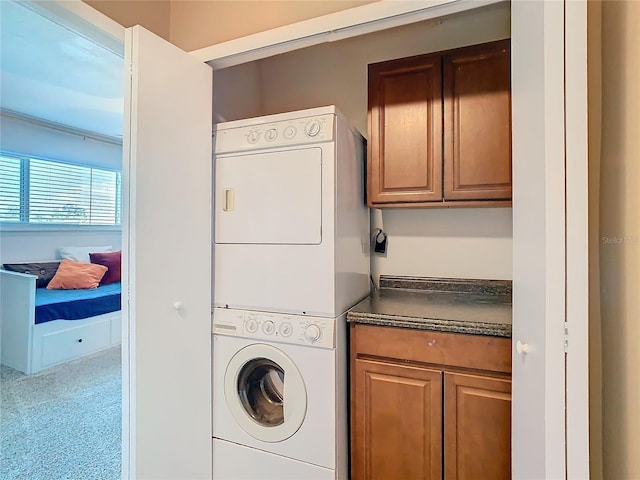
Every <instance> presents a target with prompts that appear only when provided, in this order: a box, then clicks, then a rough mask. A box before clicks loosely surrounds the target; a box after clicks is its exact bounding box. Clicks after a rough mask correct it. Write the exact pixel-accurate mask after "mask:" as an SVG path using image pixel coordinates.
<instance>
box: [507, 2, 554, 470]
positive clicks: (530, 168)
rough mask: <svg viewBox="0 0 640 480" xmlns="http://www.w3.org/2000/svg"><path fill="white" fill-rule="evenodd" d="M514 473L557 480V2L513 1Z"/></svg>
mask: <svg viewBox="0 0 640 480" xmlns="http://www.w3.org/2000/svg"><path fill="white" fill-rule="evenodd" d="M511 34H512V36H511V55H512V57H511V68H512V70H511V72H512V115H513V123H512V126H513V343H514V345H516V344H517V342H520V343H523V344H527V346H528V347H529V348H528V353H525V354H521V353H518V352H517V351H516V349H515V348H514V351H513V390H512V391H513V407H512V408H513V415H512V422H513V423H512V465H513V471H512V477H513V478H565V473H566V469H565V455H564V451H565V408H564V407H565V377H564V373H565V372H564V361H565V360H564V328H563V326H564V318H565V180H564V175H565V169H564V148H565V147H564V54H563V51H564V48H563V43H564V2H552V1H550V2H531V1H517V2H513V3H512V4H511Z"/></svg>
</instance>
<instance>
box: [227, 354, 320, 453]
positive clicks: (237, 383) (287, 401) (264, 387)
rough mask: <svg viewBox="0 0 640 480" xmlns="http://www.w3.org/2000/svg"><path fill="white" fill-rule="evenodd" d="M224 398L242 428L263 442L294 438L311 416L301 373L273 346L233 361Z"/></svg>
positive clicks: (230, 363) (240, 355) (229, 367)
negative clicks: (306, 417)
mask: <svg viewBox="0 0 640 480" xmlns="http://www.w3.org/2000/svg"><path fill="white" fill-rule="evenodd" d="M224 395H225V398H226V400H227V406H228V407H229V411H230V412H231V415H233V418H234V419H235V421H236V422H237V423H238V425H240V427H241V428H242V429H243V430H244V431H245V432H247V433H248V434H249V435H251V436H252V437H254V438H256V439H258V440H262V441H263V442H271V443H273V442H281V441H283V440H286V439H287V438H289V437H291V436H292V435H293V434H294V433H296V432H297V431H298V429H299V428H300V426H301V425H302V422H303V421H304V417H305V414H306V412H307V391H306V388H305V385H304V381H303V379H302V375H301V374H300V371H299V370H298V368H297V367H296V366H295V364H294V363H293V361H292V360H291V359H290V358H289V357H288V356H287V355H286V354H285V353H284V352H282V351H281V350H279V349H277V348H276V347H274V346H272V345H265V344H254V345H249V346H247V347H245V348H243V349H242V350H240V351H238V352H237V353H236V354H235V355H234V356H233V357H232V358H231V360H230V361H229V364H228V365H227V370H226V372H225V378H224Z"/></svg>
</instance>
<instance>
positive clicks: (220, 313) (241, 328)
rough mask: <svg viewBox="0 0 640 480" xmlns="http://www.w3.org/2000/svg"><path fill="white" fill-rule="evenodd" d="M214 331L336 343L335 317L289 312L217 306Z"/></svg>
mask: <svg viewBox="0 0 640 480" xmlns="http://www.w3.org/2000/svg"><path fill="white" fill-rule="evenodd" d="M211 331H212V332H213V333H214V334H216V335H230V336H234V337H247V338H256V339H260V340H266V341H273V342H282V343H294V344H299V345H309V346H314V347H321V348H333V347H334V346H335V334H334V332H335V319H333V318H324V317H306V316H304V315H287V314H285V313H269V312H255V311H247V310H234V309H231V308H217V307H216V308H214V309H212V312H211Z"/></svg>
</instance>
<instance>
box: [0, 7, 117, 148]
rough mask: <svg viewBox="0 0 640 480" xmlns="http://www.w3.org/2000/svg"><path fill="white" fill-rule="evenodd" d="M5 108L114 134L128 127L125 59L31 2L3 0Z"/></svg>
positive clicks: (0, 83)
mask: <svg viewBox="0 0 640 480" xmlns="http://www.w3.org/2000/svg"><path fill="white" fill-rule="evenodd" d="M0 32H1V33H0V70H1V78H0V106H1V107H2V109H3V110H4V111H8V112H9V113H15V114H19V115H24V116H27V117H35V118H37V119H41V120H44V121H46V122H50V123H55V124H60V125H64V126H68V127H72V128H74V129H80V130H85V131H88V132H94V133H97V134H100V135H106V136H109V137H121V136H122V128H123V108H124V100H123V85H124V81H123V66H124V61H123V58H122V57H121V56H120V55H119V54H118V53H114V52H113V51H110V50H108V49H107V48H105V47H103V46H101V45H98V44H97V43H95V42H94V41H91V40H89V39H88V38H86V37H83V36H81V35H79V34H78V33H76V32H73V31H72V30H70V29H69V28H67V27H64V26H62V24H61V23H56V22H55V21H53V20H51V19H49V18H47V17H45V16H43V15H41V14H40V13H38V12H36V11H35V10H33V9H31V8H30V6H29V4H28V3H17V2H13V1H5V0H0Z"/></svg>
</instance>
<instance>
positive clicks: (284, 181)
mask: <svg viewBox="0 0 640 480" xmlns="http://www.w3.org/2000/svg"><path fill="white" fill-rule="evenodd" d="M214 152H215V158H214V176H215V178H214V186H215V188H214V192H215V199H214V212H215V214H214V215H215V218H214V225H215V232H214V241H215V245H214V288H213V299H214V307H215V308H214V309H213V321H212V331H213V474H214V480H218V479H219V480H228V479H246V480H249V479H251V480H256V479H260V480H267V479H274V480H275V479H278V480H283V479H296V480H302V479H304V480H312V479H327V480H329V479H334V480H335V479H346V478H348V417H347V399H348V384H347V369H348V359H347V328H346V312H347V311H348V310H349V309H350V308H351V307H352V306H353V305H355V304H356V303H357V302H358V301H360V300H361V299H362V298H364V297H365V296H367V295H368V293H369V213H368V209H367V208H366V206H365V202H364V155H365V143H364V139H363V138H362V136H361V135H360V134H359V133H358V132H357V131H356V130H354V129H352V128H351V127H350V126H349V124H348V122H347V121H346V120H345V118H344V117H343V116H342V115H341V114H340V113H339V112H338V111H337V110H336V108H335V107H333V106H330V107H321V108H315V109H309V110H303V111H297V112H289V113H283V114H277V115H269V116H264V117H258V118H253V119H247V120H238V121H233V122H226V123H221V124H218V125H217V126H216V129H215V131H214Z"/></svg>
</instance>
